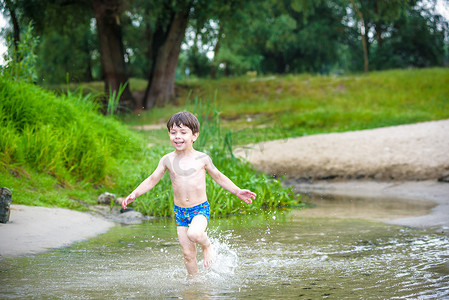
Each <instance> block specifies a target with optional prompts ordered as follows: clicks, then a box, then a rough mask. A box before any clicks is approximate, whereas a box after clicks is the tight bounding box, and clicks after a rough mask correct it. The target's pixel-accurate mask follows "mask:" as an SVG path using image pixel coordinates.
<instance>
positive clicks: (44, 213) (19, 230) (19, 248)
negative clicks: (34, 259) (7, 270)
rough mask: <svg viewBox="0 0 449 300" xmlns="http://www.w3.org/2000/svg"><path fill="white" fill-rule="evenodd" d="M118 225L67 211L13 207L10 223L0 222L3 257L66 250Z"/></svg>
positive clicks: (62, 209) (21, 206)
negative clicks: (59, 249)
mask: <svg viewBox="0 0 449 300" xmlns="http://www.w3.org/2000/svg"><path fill="white" fill-rule="evenodd" d="M115 225H116V223H114V222H112V221H110V220H107V219H105V218H103V217H100V216H95V215H92V214H89V213H82V212H78V211H74V210H69V209H64V208H48V207H38V206H25V205H11V215H10V219H9V222H8V223H6V224H1V223H0V239H1V242H0V257H15V256H23V255H34V254H38V253H42V252H45V251H48V250H50V249H55V248H61V247H67V246H69V245H71V244H73V243H75V242H80V241H85V240H87V239H89V238H92V237H95V236H97V235H98V234H101V233H104V232H106V231H107V230H108V229H109V228H111V227H113V226H115Z"/></svg>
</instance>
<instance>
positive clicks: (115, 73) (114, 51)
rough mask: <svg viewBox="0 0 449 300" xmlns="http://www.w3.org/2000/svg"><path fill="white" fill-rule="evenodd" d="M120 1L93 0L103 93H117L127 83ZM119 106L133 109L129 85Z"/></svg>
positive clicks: (133, 103) (133, 104)
mask: <svg viewBox="0 0 449 300" xmlns="http://www.w3.org/2000/svg"><path fill="white" fill-rule="evenodd" d="M121 4H122V1H121V0H110V1H108V0H94V1H93V9H94V13H95V19H96V21H97V33H98V42H99V48H100V60H101V66H102V69H103V76H104V83H105V91H106V94H107V95H108V94H109V92H110V91H115V92H116V93H118V91H119V89H120V86H121V85H125V83H126V82H127V81H128V74H127V73H126V64H125V60H124V47H123V41H122V32H121V26H120V15H121ZM119 104H120V106H125V107H127V108H130V109H134V107H135V101H134V99H133V97H132V95H131V92H130V89H129V84H127V85H126V88H125V89H124V91H123V93H122V95H121V97H120V102H119Z"/></svg>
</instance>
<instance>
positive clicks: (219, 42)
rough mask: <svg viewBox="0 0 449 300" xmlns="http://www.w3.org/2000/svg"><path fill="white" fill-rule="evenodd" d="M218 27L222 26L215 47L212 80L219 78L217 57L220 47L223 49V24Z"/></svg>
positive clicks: (211, 72) (211, 70) (211, 71)
mask: <svg viewBox="0 0 449 300" xmlns="http://www.w3.org/2000/svg"><path fill="white" fill-rule="evenodd" d="M218 26H220V29H219V30H218V37H217V43H216V44H215V47H214V58H213V60H214V62H213V63H212V64H211V67H210V78H211V79H215V78H216V77H217V69H218V65H217V56H218V51H220V47H221V36H222V35H223V26H221V24H218Z"/></svg>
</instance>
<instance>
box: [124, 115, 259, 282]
mask: <svg viewBox="0 0 449 300" xmlns="http://www.w3.org/2000/svg"><path fill="white" fill-rule="evenodd" d="M199 127H200V125H199V122H198V119H197V118H196V117H195V116H194V115H193V114H191V113H189V112H179V113H177V114H174V115H173V116H172V117H171V118H170V120H169V121H168V123H167V129H168V135H169V136H170V142H171V144H172V145H173V147H174V148H175V151H173V152H171V153H169V154H166V155H165V156H163V157H162V158H161V160H160V161H159V164H158V166H157V168H156V170H154V172H153V174H151V175H150V177H148V178H147V179H145V180H144V181H143V182H142V183H141V184H140V185H139V186H138V187H137V188H136V189H135V190H134V191H133V192H132V193H131V194H130V195H129V196H128V197H126V199H125V200H123V202H122V206H123V208H126V206H127V205H128V204H129V203H131V202H132V201H134V199H136V198H137V197H139V196H140V195H142V194H144V193H146V192H148V191H149V190H151V189H152V188H153V187H154V186H155V185H156V184H157V183H158V182H159V180H160V179H161V178H162V176H163V175H164V173H165V171H167V170H168V173H169V174H170V179H171V182H172V186H173V192H174V202H175V203H174V204H175V217H176V225H177V232H178V239H179V244H180V245H181V248H182V252H183V255H184V263H185V265H186V268H187V272H188V273H189V274H196V273H198V263H197V260H196V244H199V245H200V246H201V248H202V250H203V256H204V267H205V268H208V267H210V266H211V265H212V264H213V263H214V262H215V252H214V250H213V249H212V245H211V243H210V241H209V238H208V236H207V233H206V227H207V223H208V221H209V216H210V209H209V203H208V202H207V196H206V171H207V172H208V173H209V175H210V176H211V177H212V179H213V180H215V181H216V182H217V183H218V184H219V185H220V186H221V187H223V188H224V189H226V190H228V191H229V192H231V193H233V194H235V195H236V196H237V197H239V198H240V199H241V200H242V201H245V202H246V203H252V200H253V199H255V198H256V194H255V193H253V192H251V191H249V190H242V189H240V188H239V187H237V186H236V185H235V184H234V183H233V182H232V181H231V180H230V179H229V178H228V177H226V176H225V175H224V174H223V173H221V172H220V171H219V170H218V169H217V168H216V167H215V166H214V164H213V163H212V160H211V159H210V157H209V156H208V155H206V154H205V153H202V152H199V151H196V150H195V149H193V143H194V142H195V140H196V139H197V138H198V135H199Z"/></svg>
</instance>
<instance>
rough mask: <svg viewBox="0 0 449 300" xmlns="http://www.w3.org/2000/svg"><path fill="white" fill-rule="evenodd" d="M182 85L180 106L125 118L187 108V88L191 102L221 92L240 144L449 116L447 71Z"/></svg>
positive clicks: (136, 120) (153, 117)
mask: <svg viewBox="0 0 449 300" xmlns="http://www.w3.org/2000/svg"><path fill="white" fill-rule="evenodd" d="M131 84H133V82H132V83H131ZM134 84H135V85H136V86H139V85H142V84H141V83H139V82H138V81H135V82H134ZM179 86H180V87H181V88H179V89H178V90H179V92H178V94H179V98H178V99H177V101H178V102H179V106H178V107H176V106H167V107H164V108H161V109H155V110H154V111H152V112H148V113H144V114H142V115H139V116H137V117H136V116H125V117H124V118H123V120H124V121H125V122H127V123H129V124H133V125H135V124H148V123H157V122H160V119H161V118H162V117H163V116H164V115H165V116H167V115H170V114H171V113H172V112H175V111H178V110H180V109H184V105H185V101H186V100H185V99H186V98H187V95H188V94H189V93H190V98H191V99H192V98H195V97H200V98H202V99H211V98H214V95H215V94H216V105H217V107H218V110H219V111H220V112H221V117H222V119H223V120H224V122H223V123H224V126H225V127H228V128H230V129H232V130H233V131H234V135H233V138H234V143H235V144H246V143H250V142H255V141H264V140H271V139H279V138H286V137H293V136H302V135H308V134H316V133H325V132H341V131H349V130H360V129H369V128H376V127H384V126H392V125H399V124H409V123H415V122H421V121H430V120H439V119H445V118H449V69H447V68H446V69H445V68H432V69H413V70H392V71H383V72H371V73H369V74H358V75H349V76H338V77H333V76H313V75H307V74H304V75H286V76H267V77H257V78H251V77H239V78H225V79H220V80H217V81H212V80H190V81H184V82H180V83H179ZM131 87H132V85H131ZM188 107H189V106H188ZM164 134H165V133H164V132H163V130H162V131H160V132H158V131H154V130H153V131H150V132H148V133H147V136H148V139H149V140H150V142H154V140H155V139H154V138H152V137H153V136H156V137H157V138H158V139H159V138H161V137H163V135H164Z"/></svg>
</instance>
